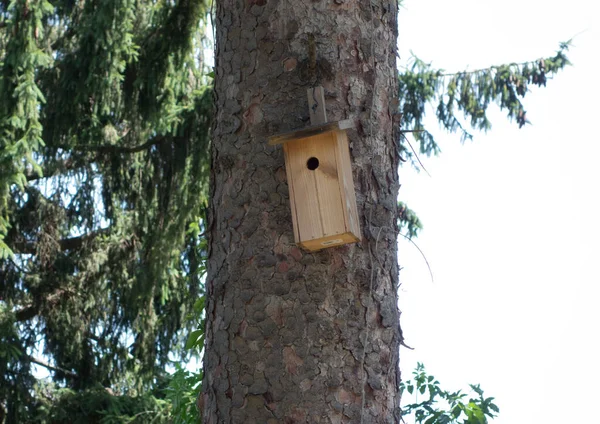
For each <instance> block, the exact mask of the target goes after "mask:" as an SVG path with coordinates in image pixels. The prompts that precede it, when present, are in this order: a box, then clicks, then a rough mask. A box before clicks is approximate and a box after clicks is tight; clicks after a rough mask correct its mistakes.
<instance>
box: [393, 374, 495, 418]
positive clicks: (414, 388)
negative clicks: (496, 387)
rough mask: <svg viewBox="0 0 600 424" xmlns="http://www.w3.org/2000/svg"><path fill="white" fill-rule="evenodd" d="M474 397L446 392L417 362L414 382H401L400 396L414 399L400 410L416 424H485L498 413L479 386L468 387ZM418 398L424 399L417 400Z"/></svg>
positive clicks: (492, 402) (459, 392) (458, 392)
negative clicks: (422, 398)
mask: <svg viewBox="0 0 600 424" xmlns="http://www.w3.org/2000/svg"><path fill="white" fill-rule="evenodd" d="M470 387H471V390H472V391H473V392H474V394H475V396H474V397H469V398H468V399H467V396H468V395H467V394H466V393H463V392H462V391H461V390H459V391H456V392H448V391H446V390H442V389H441V388H440V382H439V381H438V380H436V378H435V377H434V376H433V375H429V374H427V372H426V371H425V367H424V366H423V364H421V363H418V364H417V367H416V369H415V370H414V371H413V379H412V380H408V381H403V382H402V383H400V393H401V395H404V394H405V393H408V394H409V395H414V396H415V401H414V402H413V403H409V404H407V405H404V406H403V407H402V416H403V417H408V416H412V415H414V418H415V423H418V424H422V423H423V424H487V423H488V418H494V417H496V414H497V413H498V412H499V411H500V410H499V409H498V407H497V406H496V404H494V398H493V397H485V396H484V395H483V390H482V389H481V388H480V387H479V385H478V384H471V385H470ZM419 395H421V396H425V400H422V401H420V402H419V401H418V397H419Z"/></svg>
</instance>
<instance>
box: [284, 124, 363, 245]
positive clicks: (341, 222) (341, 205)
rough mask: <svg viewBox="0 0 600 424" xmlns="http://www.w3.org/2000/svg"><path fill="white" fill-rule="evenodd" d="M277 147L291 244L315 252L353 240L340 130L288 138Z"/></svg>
mask: <svg viewBox="0 0 600 424" xmlns="http://www.w3.org/2000/svg"><path fill="white" fill-rule="evenodd" d="M283 148H284V153H285V160H286V172H287V180H288V186H289V190H290V203H291V209H292V219H293V226H294V236H295V239H296V243H298V244H299V245H300V246H301V247H303V248H305V249H307V250H320V249H323V248H326V247H331V246H337V245H341V244H346V243H354V242H357V241H359V240H360V227H359V225H358V213H357V210H356V199H355V195H354V184H353V182H352V168H351V163H350V152H349V149H348V141H347V138H346V133H345V131H343V130H337V131H336V130H334V131H327V132H324V133H322V134H318V135H314V136H310V137H304V138H298V139H294V140H292V141H288V142H286V143H285V144H284V145H283Z"/></svg>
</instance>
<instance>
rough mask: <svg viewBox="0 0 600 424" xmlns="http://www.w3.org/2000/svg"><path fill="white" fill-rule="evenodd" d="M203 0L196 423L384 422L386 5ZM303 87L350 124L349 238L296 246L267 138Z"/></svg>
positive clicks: (387, 345) (297, 116)
mask: <svg viewBox="0 0 600 424" xmlns="http://www.w3.org/2000/svg"><path fill="white" fill-rule="evenodd" d="M217 5H218V6H217V11H216V22H215V26H216V77H215V99H216V101H215V103H216V110H217V117H216V126H215V129H214V135H213V145H212V181H211V199H212V200H211V206H210V212H209V234H210V247H209V259H208V277H207V293H208V302H207V326H206V352H205V358H204V365H205V379H204V383H203V394H202V396H201V399H200V402H199V403H200V404H201V405H202V409H203V418H204V421H203V422H204V423H206V424H209V423H215V424H216V423H248V424H249V423H342V422H344V423H346V422H348V423H358V422H364V423H388V422H389V423H393V422H398V421H399V394H398V383H399V370H398V349H399V343H400V342H401V331H400V326H399V320H398V319H399V313H398V309H397V286H398V265H397V247H396V246H397V244H396V238H397V227H396V220H397V194H398V187H399V186H398V174H397V168H398V156H397V155H398V153H397V151H398V150H397V136H398V132H397V129H396V128H395V125H394V121H395V120H394V114H395V112H396V109H397V104H398V102H397V72H396V38H397V2H396V0H372V1H371V2H369V1H364V0H363V1H356V0H329V1H323V0H322V1H314V0H313V1H297V0H243V1H242V0H222V1H218V2H217ZM317 85H321V86H323V87H324V88H325V93H326V108H327V113H328V118H329V120H330V121H336V120H342V119H351V120H353V121H354V123H355V125H356V128H355V129H354V130H349V131H348V134H349V139H350V147H351V156H352V163H353V173H354V182H355V187H356V198H357V204H358V210H359V216H360V217H361V229H362V240H361V242H360V243H357V244H353V245H346V246H342V247H337V248H330V249H326V250H323V251H320V252H317V253H308V252H305V251H302V250H300V249H299V248H298V247H296V246H295V244H294V237H293V231H292V219H291V212H290V205H289V198H288V186H287V182H286V173H285V166H284V160H283V153H282V148H281V146H269V145H267V137H269V136H270V135H274V134H277V133H280V132H284V131H289V130H295V129H299V128H303V127H305V126H307V125H308V124H309V122H308V116H309V113H308V106H307V100H306V90H307V88H309V87H313V86H317Z"/></svg>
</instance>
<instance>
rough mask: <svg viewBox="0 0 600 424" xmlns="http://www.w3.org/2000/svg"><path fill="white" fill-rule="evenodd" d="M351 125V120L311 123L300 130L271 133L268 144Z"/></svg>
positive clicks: (352, 125)
mask: <svg viewBox="0 0 600 424" xmlns="http://www.w3.org/2000/svg"><path fill="white" fill-rule="evenodd" d="M352 127H354V123H353V122H352V121H351V120H345V121H337V122H328V123H326V124H321V125H312V126H310V127H306V128H302V129H300V130H295V131H289V132H285V133H281V134H277V135H273V136H271V137H269V144H270V145H272V146H274V145H276V144H283V143H287V142H289V141H293V140H297V139H300V138H306V137H312V136H314V135H318V134H323V133H326V132H328V131H338V130H347V129H349V128H352Z"/></svg>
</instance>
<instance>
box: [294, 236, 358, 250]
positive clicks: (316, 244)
mask: <svg viewBox="0 0 600 424" xmlns="http://www.w3.org/2000/svg"><path fill="white" fill-rule="evenodd" d="M359 241H360V238H359V237H358V236H356V235H355V234H354V233H352V232H350V231H348V232H346V233H341V234H333V235H330V236H325V237H320V238H316V239H312V240H302V241H298V242H297V243H296V244H297V245H298V246H300V247H301V248H303V249H305V250H308V251H311V252H314V251H317V250H322V249H326V248H328V247H335V246H341V245H343V244H349V243H357V242H359Z"/></svg>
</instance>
